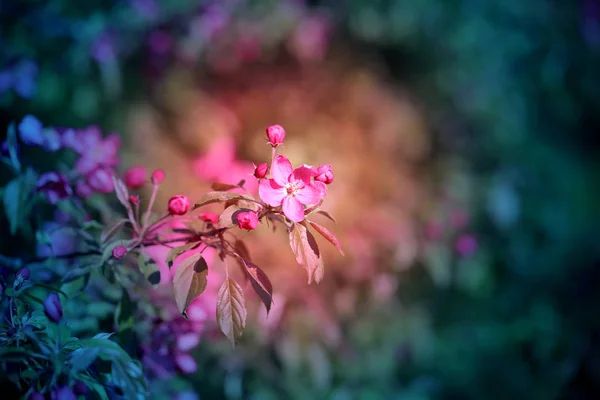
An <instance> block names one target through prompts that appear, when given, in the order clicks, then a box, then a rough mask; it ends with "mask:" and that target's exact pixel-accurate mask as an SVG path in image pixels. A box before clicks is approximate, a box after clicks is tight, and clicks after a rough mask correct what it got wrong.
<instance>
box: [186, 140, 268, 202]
mask: <svg viewBox="0 0 600 400" xmlns="http://www.w3.org/2000/svg"><path fill="white" fill-rule="evenodd" d="M193 170H194V172H195V173H196V175H197V176H198V177H199V178H201V179H202V180H204V181H207V182H221V183H229V184H233V185H235V184H237V183H239V181H241V180H242V179H245V180H246V183H245V184H244V187H245V188H246V190H247V191H248V192H250V193H255V192H256V189H257V187H258V184H257V182H256V181H254V179H247V178H248V175H252V174H253V172H254V167H253V166H252V163H250V162H247V161H241V160H236V158H235V141H234V140H233V138H232V137H230V136H224V137H221V138H218V139H216V140H215V141H214V142H213V144H212V146H211V147H210V149H209V150H208V152H206V153H205V154H203V155H202V156H200V157H198V158H196V160H195V161H194V164H193ZM236 191H238V192H239V191H240V189H236Z"/></svg>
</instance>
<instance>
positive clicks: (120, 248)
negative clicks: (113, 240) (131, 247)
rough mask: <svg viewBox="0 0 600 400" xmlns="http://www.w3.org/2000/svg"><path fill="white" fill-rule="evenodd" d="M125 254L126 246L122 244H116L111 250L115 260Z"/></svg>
mask: <svg viewBox="0 0 600 400" xmlns="http://www.w3.org/2000/svg"><path fill="white" fill-rule="evenodd" d="M125 254H127V247H125V246H123V245H118V246H117V247H115V248H114V249H113V251H112V255H113V257H114V258H116V259H117V260H120V259H121V258H123V257H125Z"/></svg>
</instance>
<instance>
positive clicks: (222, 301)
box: [217, 277, 248, 347]
mask: <svg viewBox="0 0 600 400" xmlns="http://www.w3.org/2000/svg"><path fill="white" fill-rule="evenodd" d="M247 315H248V312H247V311H246V306H245V305H244V294H243V292H242V288H241V287H240V285H238V284H237V282H236V281H234V280H233V279H231V278H229V277H228V278H227V279H225V282H223V285H221V288H220V289H219V293H218V295H217V323H218V325H219V329H221V332H223V333H224V334H225V336H227V338H228V339H229V341H230V342H231V344H232V345H233V346H234V347H235V342H236V340H237V339H238V338H239V337H240V336H242V333H243V332H244V328H245V327H246V316H247Z"/></svg>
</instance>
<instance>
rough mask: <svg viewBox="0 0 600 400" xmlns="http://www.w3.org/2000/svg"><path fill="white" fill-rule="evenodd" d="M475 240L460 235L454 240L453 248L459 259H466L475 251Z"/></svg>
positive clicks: (465, 235)
mask: <svg viewBox="0 0 600 400" xmlns="http://www.w3.org/2000/svg"><path fill="white" fill-rule="evenodd" d="M477 247H478V243H477V238H476V237H475V236H473V235H471V234H468V233H465V234H462V235H460V236H459V237H458V239H456V243H455V244H454V248H455V250H456V252H457V253H458V254H459V255H460V256H461V257H468V256H470V255H472V254H473V253H475V252H476V251H477Z"/></svg>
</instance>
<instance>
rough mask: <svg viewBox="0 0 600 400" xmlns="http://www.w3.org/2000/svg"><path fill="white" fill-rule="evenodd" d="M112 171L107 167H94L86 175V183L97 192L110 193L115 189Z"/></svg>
mask: <svg viewBox="0 0 600 400" xmlns="http://www.w3.org/2000/svg"><path fill="white" fill-rule="evenodd" d="M112 177H113V171H112V170H110V169H107V168H96V169H95V170H93V171H92V172H91V173H90V174H89V175H88V177H87V181H88V185H90V187H91V188H92V189H93V190H94V191H96V192H98V193H110V192H112V191H113V190H115V185H114V182H113V179H112Z"/></svg>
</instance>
